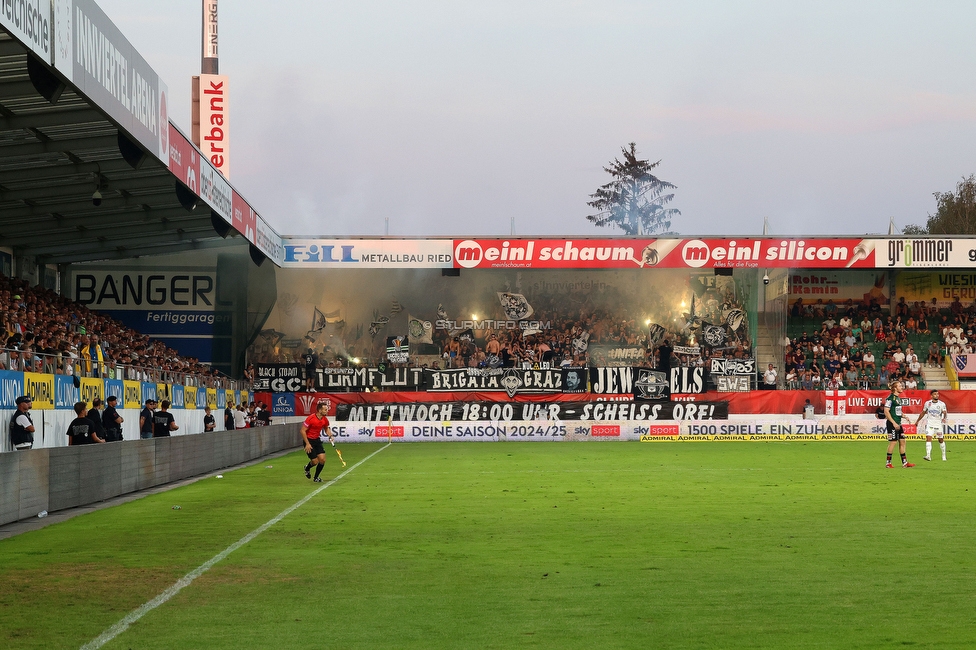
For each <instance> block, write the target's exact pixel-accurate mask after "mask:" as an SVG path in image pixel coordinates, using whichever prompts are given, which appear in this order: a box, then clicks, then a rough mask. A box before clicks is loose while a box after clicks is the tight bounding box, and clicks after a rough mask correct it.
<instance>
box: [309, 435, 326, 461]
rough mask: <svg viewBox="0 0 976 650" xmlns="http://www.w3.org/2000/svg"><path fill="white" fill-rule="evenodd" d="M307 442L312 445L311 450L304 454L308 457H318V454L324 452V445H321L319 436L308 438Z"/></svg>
mask: <svg viewBox="0 0 976 650" xmlns="http://www.w3.org/2000/svg"><path fill="white" fill-rule="evenodd" d="M308 444H310V445H312V451H310V452H308V453H307V454H306V455H307V456H308V457H309V459H313V458H318V457H319V456H320V455H322V454H324V453H325V447H323V446H322V439H321V438H316V439H315V440H309V441H308Z"/></svg>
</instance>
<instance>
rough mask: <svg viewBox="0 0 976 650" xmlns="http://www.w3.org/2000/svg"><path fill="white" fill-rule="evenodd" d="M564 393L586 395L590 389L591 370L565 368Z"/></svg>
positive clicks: (563, 371) (563, 370)
mask: <svg viewBox="0 0 976 650" xmlns="http://www.w3.org/2000/svg"><path fill="white" fill-rule="evenodd" d="M562 373H563V392H564V393H585V392H586V391H587V390H588V388H589V375H590V369H589V368H563V369H562Z"/></svg>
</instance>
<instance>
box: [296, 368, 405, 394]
mask: <svg viewBox="0 0 976 650" xmlns="http://www.w3.org/2000/svg"><path fill="white" fill-rule="evenodd" d="M423 386H424V369H423V368H386V369H385V370H381V369H379V368H316V369H315V388H316V390H321V391H326V392H327V391H331V390H355V391H361V390H365V389H367V388H370V389H373V388H387V389H400V390H423Z"/></svg>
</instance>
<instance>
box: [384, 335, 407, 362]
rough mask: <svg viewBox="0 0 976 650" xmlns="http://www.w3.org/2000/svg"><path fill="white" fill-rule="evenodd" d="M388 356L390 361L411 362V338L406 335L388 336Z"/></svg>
mask: <svg viewBox="0 0 976 650" xmlns="http://www.w3.org/2000/svg"><path fill="white" fill-rule="evenodd" d="M386 358H387V359H388V360H389V362H390V363H409V362H410V339H408V338H407V337H406V336H388V337H386Z"/></svg>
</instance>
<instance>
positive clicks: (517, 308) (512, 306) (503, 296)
mask: <svg viewBox="0 0 976 650" xmlns="http://www.w3.org/2000/svg"><path fill="white" fill-rule="evenodd" d="M498 300H499V302H501V303H502V309H503V310H505V316H507V317H508V319H509V320H524V319H526V318H528V317H529V316H531V315H532V313H533V310H532V305H530V304H529V301H528V300H526V299H525V296H523V295H522V294H520V293H509V292H507V291H499V292H498Z"/></svg>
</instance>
